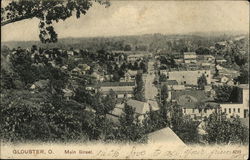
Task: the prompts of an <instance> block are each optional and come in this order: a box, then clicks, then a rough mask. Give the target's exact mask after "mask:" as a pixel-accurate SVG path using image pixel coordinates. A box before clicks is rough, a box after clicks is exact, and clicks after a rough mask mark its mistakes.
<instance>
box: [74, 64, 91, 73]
mask: <svg viewBox="0 0 250 160" xmlns="http://www.w3.org/2000/svg"><path fill="white" fill-rule="evenodd" d="M88 70H90V66H88V65H87V64H78V65H77V67H75V68H74V69H73V70H72V71H71V74H72V75H85V74H86V71H88Z"/></svg>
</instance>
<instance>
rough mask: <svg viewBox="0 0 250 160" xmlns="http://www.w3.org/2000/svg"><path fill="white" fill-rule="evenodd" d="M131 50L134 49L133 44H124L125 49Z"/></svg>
mask: <svg viewBox="0 0 250 160" xmlns="http://www.w3.org/2000/svg"><path fill="white" fill-rule="evenodd" d="M131 50H132V47H131V45H129V44H126V45H125V46H124V51H131Z"/></svg>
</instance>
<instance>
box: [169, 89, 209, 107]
mask: <svg viewBox="0 0 250 160" xmlns="http://www.w3.org/2000/svg"><path fill="white" fill-rule="evenodd" d="M172 99H175V100H177V103H178V104H179V105H181V106H183V107H185V108H195V107H196V106H197V104H199V103H201V102H210V101H213V98H211V97H208V95H207V94H206V92H205V91H203V90H182V91H174V92H172Z"/></svg>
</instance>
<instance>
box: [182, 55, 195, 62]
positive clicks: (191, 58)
mask: <svg viewBox="0 0 250 160" xmlns="http://www.w3.org/2000/svg"><path fill="white" fill-rule="evenodd" d="M196 58H197V56H196V53H195V52H184V53H183V61H184V63H196V62H197V60H196Z"/></svg>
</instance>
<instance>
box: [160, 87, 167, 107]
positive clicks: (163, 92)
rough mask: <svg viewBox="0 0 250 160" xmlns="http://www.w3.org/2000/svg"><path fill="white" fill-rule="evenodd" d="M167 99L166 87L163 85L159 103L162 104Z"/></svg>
mask: <svg viewBox="0 0 250 160" xmlns="http://www.w3.org/2000/svg"><path fill="white" fill-rule="evenodd" d="M167 98H168V87H167V85H163V86H162V88H161V101H162V103H163V104H164V103H165V102H166V99H167Z"/></svg>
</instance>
